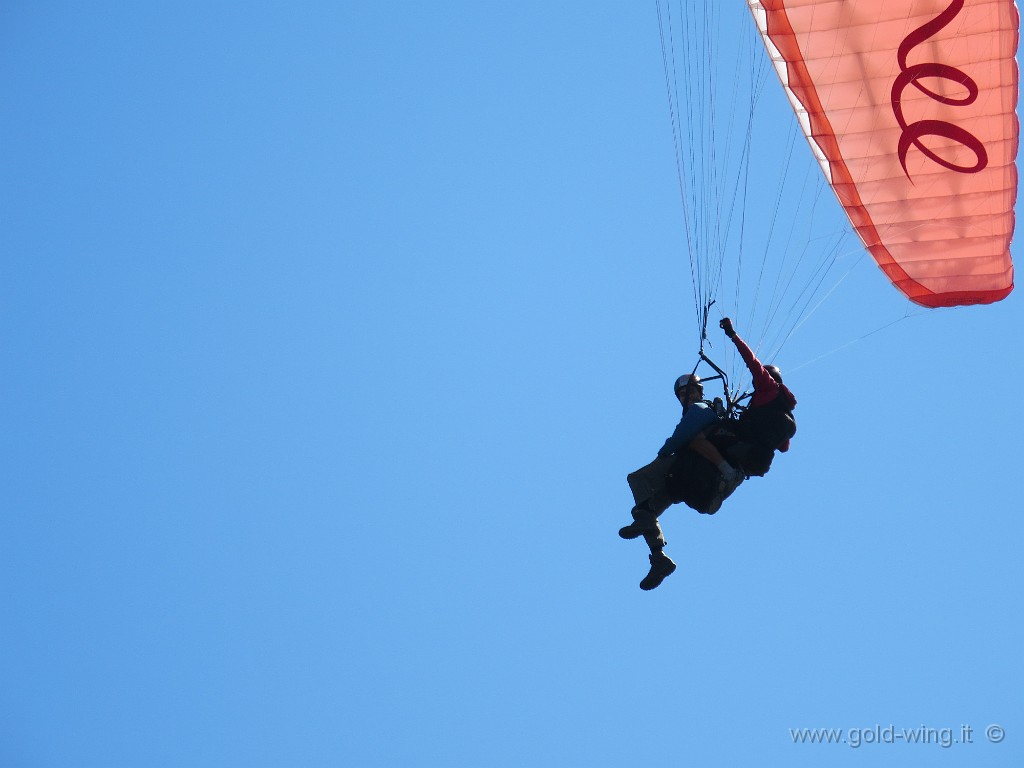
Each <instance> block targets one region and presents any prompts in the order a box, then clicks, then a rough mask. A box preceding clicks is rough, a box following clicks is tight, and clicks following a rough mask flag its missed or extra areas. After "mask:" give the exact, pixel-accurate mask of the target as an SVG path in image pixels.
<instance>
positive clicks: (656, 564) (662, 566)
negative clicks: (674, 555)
mask: <svg viewBox="0 0 1024 768" xmlns="http://www.w3.org/2000/svg"><path fill="white" fill-rule="evenodd" d="M650 560H651V570H650V572H649V573H648V574H647V575H646V576H644V578H643V581H641V582H640V589H642V590H644V591H649V590H652V589H654V588H655V587H657V586H658V585H660V584H661V582H663V581H664V580H665V579H666V577H668V576H669V575H670V574H671V573H672V572H673V571H674V570H675V569H676V564H675V563H673V562H672V559H671V558H670V557H669V556H668V555H666V554H665V553H664V552H661V553H658V554H657V555H651V557H650Z"/></svg>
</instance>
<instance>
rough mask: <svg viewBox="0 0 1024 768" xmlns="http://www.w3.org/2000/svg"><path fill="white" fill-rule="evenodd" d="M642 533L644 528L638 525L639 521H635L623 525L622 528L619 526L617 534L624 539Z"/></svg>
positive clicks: (633, 537)
mask: <svg viewBox="0 0 1024 768" xmlns="http://www.w3.org/2000/svg"><path fill="white" fill-rule="evenodd" d="M643 535H644V529H643V528H642V527H640V524H639V523H636V522H633V523H630V524H629V525H624V526H623V527H622V528H619V536H621V537H622V538H624V539H635V538H637V537H638V536H643Z"/></svg>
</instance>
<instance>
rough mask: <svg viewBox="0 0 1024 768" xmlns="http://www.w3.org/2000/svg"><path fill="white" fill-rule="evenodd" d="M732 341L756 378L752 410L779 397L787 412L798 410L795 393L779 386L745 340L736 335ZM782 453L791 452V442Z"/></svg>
mask: <svg viewBox="0 0 1024 768" xmlns="http://www.w3.org/2000/svg"><path fill="white" fill-rule="evenodd" d="M732 341H733V343H734V344H735V345H736V349H738V350H739V351H740V357H742V358H743V362H744V363H746V364H747V368H748V369H750V375H751V376H753V377H754V395H753V397H751V398H750V405H749V406H748V407H750V408H759V407H761V406H762V405H767V404H768V403H770V402H772V401H773V400H775V398H777V397H783V398H785V405H786V410H789V411H791V410H793V409H794V408H796V398H795V397H793V393H792V392H790V391H789V388H788V387H787V386H786V385H785V384H779V382H777V381H776V380H775V379H773V378H772V375H771V374H770V373H768V371H766V370H765V369H764V366H763V365H761V361H760V360H758V359H757V358H756V357H754V353H753V352H751V351H750V347H748V346H747V345H746V344H745V343H744V342H743V339H741V338H740V337H739V334H736V333H734V334H733V335H732ZM779 450H780V451H783V452H785V451H788V450H789V440H787V441H786V442H784V443H783V444H782V445H780V446H779Z"/></svg>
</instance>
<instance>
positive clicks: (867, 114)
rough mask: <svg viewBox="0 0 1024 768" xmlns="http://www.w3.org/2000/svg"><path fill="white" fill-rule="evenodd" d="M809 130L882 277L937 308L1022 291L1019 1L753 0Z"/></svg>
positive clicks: (792, 99)
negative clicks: (1018, 270) (1014, 248)
mask: <svg viewBox="0 0 1024 768" xmlns="http://www.w3.org/2000/svg"><path fill="white" fill-rule="evenodd" d="M748 4H749V5H750V8H751V11H752V12H753V14H754V19H755V20H756V22H757V24H758V27H759V28H760V30H761V34H762V37H763V38H764V40H765V45H766V46H767V48H768V51H769V54H770V55H771V57H772V59H773V60H774V62H775V66H776V70H777V71H778V73H779V76H780V77H781V79H782V82H783V85H784V86H785V87H786V90H787V93H788V95H789V98H790V102H791V103H792V104H793V107H794V110H795V111H796V113H797V116H798V118H799V119H800V122H801V125H802V126H803V129H804V133H805V134H806V136H807V138H808V141H809V142H810V143H811V146H812V149H813V150H814V152H815V154H816V155H817V157H818V161H819V163H820V164H821V167H822V169H823V170H824V172H825V175H826V176H827V177H828V179H829V182H830V183H831V184H832V188H833V189H834V190H835V193H836V196H837V197H838V198H839V201H840V202H841V203H842V205H843V207H844V208H845V209H846V213H847V215H848V216H849V217H850V221H851V222H852V223H853V226H854V228H855V229H856V231H857V233H858V234H859V235H860V237H861V239H862V240H863V241H864V245H865V246H866V247H867V249H868V250H869V251H870V252H871V255H872V256H874V258H875V261H877V262H878V265H879V266H880V267H881V269H882V271H883V272H884V273H885V274H886V275H887V276H888V277H889V279H890V280H892V282H893V284H894V285H895V286H896V287H897V288H899V290H901V291H902V292H903V293H904V294H906V295H907V296H908V297H909V298H910V299H911V300H913V301H915V302H917V303H918V304H922V305H924V306H928V307H941V306H953V305H960V304H985V303H989V302H993V301H999V300H1000V299H1002V298H1004V297H1005V296H1006V295H1007V294H1009V293H1010V291H1011V290H1013V265H1012V264H1011V261H1010V253H1009V247H1010V240H1011V239H1012V236H1013V227H1014V215H1013V206H1014V202H1015V201H1016V197H1017V168H1016V165H1015V160H1016V157H1017V140H1018V133H1019V126H1018V121H1017V116H1016V111H1015V110H1016V107H1017V90H1018V73H1017V62H1016V59H1015V54H1016V52H1017V40H1018V31H1017V29H1018V14H1017V8H1016V5H1015V3H1014V1H1013V0H884V2H883V0H843V2H837V0H748Z"/></svg>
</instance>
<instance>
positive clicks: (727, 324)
mask: <svg viewBox="0 0 1024 768" xmlns="http://www.w3.org/2000/svg"><path fill="white" fill-rule="evenodd" d="M718 327H719V328H721V329H722V330H723V331H725V335H726V336H728V337H729V338H730V339H731V338H732V337H733V336H735V335H736V331H735V330H733V327H732V320H730V319H729V318H728V317H723V318H722V322H720V323H719V324H718Z"/></svg>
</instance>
